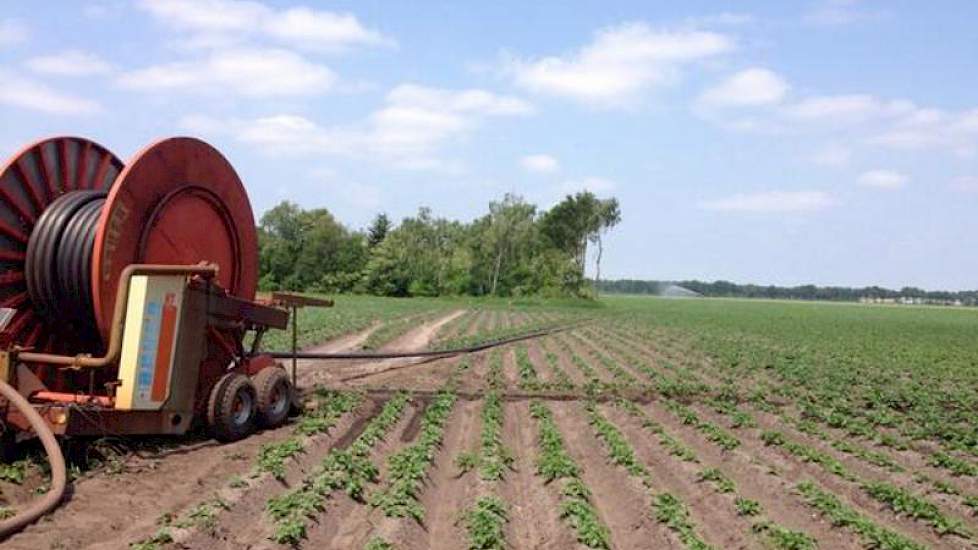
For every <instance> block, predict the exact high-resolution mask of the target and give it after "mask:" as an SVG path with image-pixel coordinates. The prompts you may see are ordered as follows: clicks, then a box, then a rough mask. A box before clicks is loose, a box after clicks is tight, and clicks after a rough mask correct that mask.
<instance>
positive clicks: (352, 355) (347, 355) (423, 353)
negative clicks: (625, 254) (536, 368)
mask: <svg viewBox="0 0 978 550" xmlns="http://www.w3.org/2000/svg"><path fill="white" fill-rule="evenodd" d="M586 322H587V320H584V321H579V322H576V323H572V324H569V325H562V326H556V327H551V328H546V329H541V330H537V331H533V332H528V333H526V334H519V335H517V336H511V337H509V338H503V339H501V340H490V341H488V342H482V343H481V344H475V345H473V346H468V347H464V348H451V349H442V350H418V351H362V352H316V351H297V352H291V351H272V352H269V355H271V356H272V357H274V358H276V359H293V358H294V359H323V360H340V359H347V360H349V359H364V360H370V359H401V358H405V357H452V356H454V355H462V354H465V353H475V352H478V351H483V350H487V349H490V348H495V347H498V346H504V345H506V344H512V343H513V342H520V341H523V340H531V339H533V338H540V337H542V336H547V335H549V334H554V333H557V332H562V331H565V330H570V329H572V328H575V327H578V326H580V325H581V324H583V323H586Z"/></svg>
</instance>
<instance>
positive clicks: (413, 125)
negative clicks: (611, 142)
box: [181, 84, 533, 172]
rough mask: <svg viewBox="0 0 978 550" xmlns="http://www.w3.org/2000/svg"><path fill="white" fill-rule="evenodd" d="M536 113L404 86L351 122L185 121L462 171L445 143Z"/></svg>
mask: <svg viewBox="0 0 978 550" xmlns="http://www.w3.org/2000/svg"><path fill="white" fill-rule="evenodd" d="M532 112H533V109H532V107H531V106H530V105H529V104H528V103H526V102H525V101H523V100H521V99H519V98H516V97H512V96H503V95H498V94H494V93H491V92H488V91H485V90H477V89H468V90H448V89H442V88H430V87H425V86H419V85H416V84H403V85H400V86H397V87H395V88H394V89H392V90H391V91H390V92H388V94H387V96H386V98H385V104H384V106H383V107H381V108H380V109H378V110H376V111H374V112H373V113H371V114H370V115H368V116H367V117H366V118H365V119H364V120H362V121H360V122H359V123H356V124H352V125H348V126H321V125H319V124H317V123H316V122H314V121H312V120H309V119H308V118H305V117H301V116H296V115H288V114H280V115H274V116H267V117H262V118H258V119H252V120H231V121H220V120H216V119H212V118H209V117H206V116H192V117H186V118H184V119H183V120H182V121H181V124H182V126H183V127H185V128H187V129H190V130H193V131H199V132H202V133H209V134H216V133H227V134H231V135H233V136H234V137H236V138H237V139H238V140H240V141H243V142H246V143H250V144H252V145H255V146H258V147H260V149H261V151H262V152H263V153H267V154H275V155H311V154H335V155H346V156H351V157H358V158H370V159H380V160H383V161H385V162H387V163H389V164H391V165H393V166H396V167H398V168H402V169H406V170H443V171H449V172H456V171H458V167H457V165H455V164H453V163H451V162H447V161H444V160H442V159H440V158H438V156H437V153H438V152H439V149H440V148H441V147H442V145H444V144H445V143H447V142H449V141H451V140H456V139H460V138H462V137H464V136H465V135H466V134H467V133H469V132H471V131H474V130H475V129H477V128H478V127H479V125H480V124H481V122H482V121H483V120H484V119H486V118H490V117H503V116H522V115H527V114H530V113H532Z"/></svg>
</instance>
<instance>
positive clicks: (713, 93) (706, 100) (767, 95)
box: [700, 67, 788, 107]
mask: <svg viewBox="0 0 978 550" xmlns="http://www.w3.org/2000/svg"><path fill="white" fill-rule="evenodd" d="M787 92H788V83H787V82H786V81H785V80H784V79H783V78H781V76H779V75H778V74H777V73H775V72H773V71H769V70H767V69H761V68H757V67H754V68H750V69H745V70H743V71H740V72H738V73H736V74H734V75H733V76H731V77H730V78H728V79H727V80H724V81H723V82H721V83H720V84H718V85H717V86H715V87H713V88H710V89H708V90H706V91H705V92H703V94H702V95H701V96H700V102H701V103H703V104H705V105H711V106H721V107H723V106H732V107H736V106H751V105H770V104H774V103H778V102H780V101H781V99H782V98H784V96H785V94H786V93H787Z"/></svg>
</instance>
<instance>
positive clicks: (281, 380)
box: [252, 365, 293, 428]
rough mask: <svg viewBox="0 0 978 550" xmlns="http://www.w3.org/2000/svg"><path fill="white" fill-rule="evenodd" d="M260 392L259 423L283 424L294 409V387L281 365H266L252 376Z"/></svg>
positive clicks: (263, 424)
mask: <svg viewBox="0 0 978 550" xmlns="http://www.w3.org/2000/svg"><path fill="white" fill-rule="evenodd" d="M252 382H253V383H254V384H255V390H256V391H257V393H258V409H257V411H258V423H259V425H261V426H262V427H265V428H274V427H277V426H281V425H282V424H284V423H285V420H286V419H287V418H288V417H289V412H290V411H291V410H292V402H293V389H292V381H291V380H290V379H289V375H288V373H286V372H285V369H283V368H282V367H280V366H277V365H276V366H274V367H265V368H263V369H262V370H260V371H258V374H256V375H254V376H253V377H252Z"/></svg>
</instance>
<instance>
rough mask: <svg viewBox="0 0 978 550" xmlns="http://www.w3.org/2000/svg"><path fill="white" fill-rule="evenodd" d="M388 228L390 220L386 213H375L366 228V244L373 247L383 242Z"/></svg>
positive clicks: (389, 227) (389, 228)
mask: <svg viewBox="0 0 978 550" xmlns="http://www.w3.org/2000/svg"><path fill="white" fill-rule="evenodd" d="M390 230H391V220H390V218H388V217H387V214H386V213H384V212H381V213H380V214H377V216H376V217H375V218H374V221H372V222H371V223H370V227H369V228H368V229H367V246H369V247H370V248H373V247H375V246H377V245H378V244H380V243H381V242H383V240H384V238H385V237H387V233H388V232H389V231H390Z"/></svg>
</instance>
